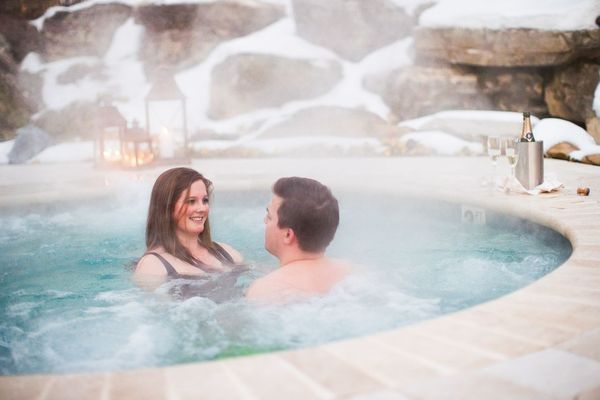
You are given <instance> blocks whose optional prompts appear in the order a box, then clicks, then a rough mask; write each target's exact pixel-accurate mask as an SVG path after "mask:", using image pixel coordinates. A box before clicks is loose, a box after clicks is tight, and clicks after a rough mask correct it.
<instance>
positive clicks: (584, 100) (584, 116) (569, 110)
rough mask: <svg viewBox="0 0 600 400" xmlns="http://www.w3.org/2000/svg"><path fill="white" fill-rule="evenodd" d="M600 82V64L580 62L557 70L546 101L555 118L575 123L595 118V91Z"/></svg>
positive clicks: (548, 87) (548, 88)
mask: <svg viewBox="0 0 600 400" xmlns="http://www.w3.org/2000/svg"><path fill="white" fill-rule="evenodd" d="M599 81H600V63H597V62H596V63H594V62H590V61H588V62H585V61H582V62H578V63H574V64H570V65H568V66H565V67H562V68H559V69H556V70H555V71H554V75H553V77H552V80H551V81H550V83H549V84H548V85H547V86H546V90H545V94H544V98H545V100H546V104H548V110H549V111H550V113H551V114H552V115H553V116H556V117H560V118H563V119H568V120H571V121H576V122H580V123H582V122H584V121H586V120H588V119H590V118H594V117H595V116H596V113H595V112H594V109H593V102H594V91H595V89H596V87H597V86H598V82H599Z"/></svg>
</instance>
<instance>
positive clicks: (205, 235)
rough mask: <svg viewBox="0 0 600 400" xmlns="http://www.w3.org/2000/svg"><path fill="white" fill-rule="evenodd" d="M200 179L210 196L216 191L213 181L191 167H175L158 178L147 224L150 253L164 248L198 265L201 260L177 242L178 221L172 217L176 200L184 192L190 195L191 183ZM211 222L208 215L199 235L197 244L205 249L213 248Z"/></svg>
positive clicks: (153, 191)
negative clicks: (160, 247)
mask: <svg viewBox="0 0 600 400" xmlns="http://www.w3.org/2000/svg"><path fill="white" fill-rule="evenodd" d="M198 180H201V181H202V182H204V185H206V191H207V193H208V195H209V197H210V196H211V195H212V189H213V186H212V182H211V181H209V180H208V179H206V178H205V177H204V176H203V175H202V174H200V173H199V172H197V171H194V170H193V169H191V168H183V167H180V168H172V169H169V170H167V171H165V172H163V173H162V174H160V176H159V177H158V179H156V182H154V187H153V188H152V194H151V196H150V206H149V208H148V221H147V223H146V247H147V250H148V251H150V250H152V249H155V248H156V247H159V246H162V247H163V248H164V249H165V251H166V252H167V253H169V254H172V255H173V256H175V257H177V258H179V259H181V260H183V261H185V262H188V263H190V264H192V265H196V266H198V264H199V261H198V260H197V259H196V258H194V256H192V254H191V253H190V252H189V250H188V249H187V248H185V246H183V245H182V244H181V243H180V242H179V240H177V235H176V232H175V230H176V228H177V221H176V220H175V219H174V218H173V213H174V211H175V205H176V203H177V199H179V196H181V194H182V193H183V192H186V193H189V191H190V187H191V186H192V184H193V183H194V182H196V181H198ZM186 196H187V194H186ZM208 221H209V218H208V216H207V217H206V221H205V223H204V230H203V231H202V232H201V233H200V234H199V235H198V241H199V242H200V243H202V245H203V246H205V247H207V248H209V249H214V245H213V242H212V239H211V237H210V224H209V222H208Z"/></svg>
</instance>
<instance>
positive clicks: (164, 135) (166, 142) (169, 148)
mask: <svg viewBox="0 0 600 400" xmlns="http://www.w3.org/2000/svg"><path fill="white" fill-rule="evenodd" d="M159 140H160V145H159V151H160V156H161V157H163V158H171V157H173V156H174V155H175V148H174V146H173V136H172V135H171V132H169V130H168V129H167V128H165V127H164V126H163V127H162V128H161V130H160V139H159Z"/></svg>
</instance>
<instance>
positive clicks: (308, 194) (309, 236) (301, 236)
mask: <svg viewBox="0 0 600 400" xmlns="http://www.w3.org/2000/svg"><path fill="white" fill-rule="evenodd" d="M273 193H274V194H275V195H277V196H279V197H281V198H282V200H283V201H282V203H281V205H280V206H279V210H278V212H277V218H278V224H277V225H278V226H279V228H291V229H293V231H294V233H295V235H296V237H297V238H298V243H299V245H300V248H301V249H302V250H304V251H310V252H321V251H324V250H325V249H326V248H327V246H329V243H331V241H332V240H333V237H334V236H335V231H336V230H337V227H338V224H339V222H340V213H339V207H338V202H337V200H336V198H335V197H333V195H332V194H331V191H330V190H329V188H328V187H327V186H325V185H323V184H321V183H320V182H317V181H316V180H314V179H309V178H299V177H289V178H280V179H278V180H277V182H275V184H274V185H273Z"/></svg>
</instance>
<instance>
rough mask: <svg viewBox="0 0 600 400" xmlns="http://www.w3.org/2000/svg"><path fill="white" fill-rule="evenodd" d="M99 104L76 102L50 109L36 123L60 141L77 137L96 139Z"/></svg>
mask: <svg viewBox="0 0 600 400" xmlns="http://www.w3.org/2000/svg"><path fill="white" fill-rule="evenodd" d="M97 110H98V106H97V105H96V104H94V103H91V102H76V103H72V104H70V105H68V106H67V107H65V108H63V109H60V110H48V111H46V112H44V113H43V114H42V115H40V116H39V117H38V118H37V119H36V121H35V123H36V125H38V126H39V127H41V128H42V129H44V130H45V131H46V132H48V133H50V134H51V135H52V136H53V137H54V138H56V139H57V140H58V141H68V140H73V139H75V138H82V139H94V138H95V135H96V129H97V128H96V126H95V117H96V115H97Z"/></svg>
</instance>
